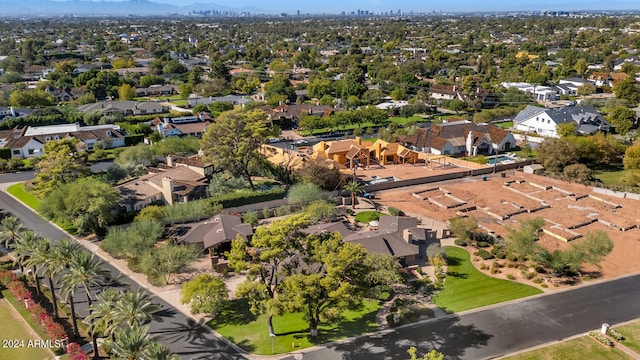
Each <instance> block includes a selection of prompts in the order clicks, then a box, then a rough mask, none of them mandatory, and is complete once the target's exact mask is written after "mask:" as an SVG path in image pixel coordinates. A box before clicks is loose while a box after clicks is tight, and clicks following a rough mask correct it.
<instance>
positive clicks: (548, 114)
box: [513, 105, 611, 137]
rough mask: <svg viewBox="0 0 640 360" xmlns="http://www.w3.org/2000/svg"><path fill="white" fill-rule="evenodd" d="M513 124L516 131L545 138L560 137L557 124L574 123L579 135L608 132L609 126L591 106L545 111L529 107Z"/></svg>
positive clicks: (544, 109) (519, 114)
mask: <svg viewBox="0 0 640 360" xmlns="http://www.w3.org/2000/svg"><path fill="white" fill-rule="evenodd" d="M513 122H514V126H515V128H516V129H518V130H521V131H526V132H532V133H535V134H538V135H541V136H547V137H560V136H559V135H558V133H557V131H556V129H557V126H558V125H559V124H566V123H572V122H574V123H575V124H576V131H577V132H578V133H581V134H593V133H595V132H597V131H609V128H610V126H611V125H610V124H609V122H607V121H606V120H605V119H604V117H603V116H602V115H601V114H600V113H599V112H598V111H597V110H596V109H594V108H593V107H592V106H566V107H562V108H555V109H546V108H541V107H537V106H531V105H529V106H527V107H526V108H525V109H524V110H522V111H520V113H518V115H517V116H516V117H515V118H514V119H513Z"/></svg>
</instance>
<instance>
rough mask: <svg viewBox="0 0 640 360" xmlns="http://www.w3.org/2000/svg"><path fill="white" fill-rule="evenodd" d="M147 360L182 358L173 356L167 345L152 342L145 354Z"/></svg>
mask: <svg viewBox="0 0 640 360" xmlns="http://www.w3.org/2000/svg"><path fill="white" fill-rule="evenodd" d="M143 358H144V359H145V360H179V359H180V357H179V356H178V355H176V354H172V353H171V351H169V348H168V347H167V345H165V344H161V343H159V342H156V341H154V342H152V343H151V344H150V345H149V347H148V348H147V349H146V351H145V353H144V357H143Z"/></svg>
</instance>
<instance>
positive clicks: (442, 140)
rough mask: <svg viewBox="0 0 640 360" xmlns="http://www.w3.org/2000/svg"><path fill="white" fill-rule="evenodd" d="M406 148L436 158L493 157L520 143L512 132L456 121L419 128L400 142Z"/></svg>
mask: <svg viewBox="0 0 640 360" xmlns="http://www.w3.org/2000/svg"><path fill="white" fill-rule="evenodd" d="M400 142H401V143H403V145H404V146H406V147H408V148H410V149H412V150H415V151H421V152H426V153H431V154H436V155H463V154H464V155H469V156H475V155H490V154H495V153H498V152H500V151H508V150H509V149H511V148H512V147H514V146H515V144H516V139H515V137H514V136H513V134H512V133H511V131H508V130H504V129H501V128H499V127H497V126H495V125H492V124H485V123H480V124H475V123H473V122H471V121H467V120H462V121H452V122H446V123H442V124H433V125H432V126H431V127H430V128H428V129H417V130H416V132H415V133H413V135H410V136H407V137H405V138H404V139H401V140H400Z"/></svg>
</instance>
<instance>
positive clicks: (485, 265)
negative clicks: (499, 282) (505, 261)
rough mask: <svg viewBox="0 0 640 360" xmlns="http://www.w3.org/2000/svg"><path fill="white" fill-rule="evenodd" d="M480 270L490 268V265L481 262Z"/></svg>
mask: <svg viewBox="0 0 640 360" xmlns="http://www.w3.org/2000/svg"><path fill="white" fill-rule="evenodd" d="M480 270H489V265H487V264H485V263H482V264H480Z"/></svg>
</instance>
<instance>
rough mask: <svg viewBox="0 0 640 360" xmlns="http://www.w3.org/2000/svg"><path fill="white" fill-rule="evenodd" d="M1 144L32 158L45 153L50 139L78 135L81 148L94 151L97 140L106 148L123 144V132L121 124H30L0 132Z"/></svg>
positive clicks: (18, 153) (18, 154)
mask: <svg viewBox="0 0 640 360" xmlns="http://www.w3.org/2000/svg"><path fill="white" fill-rule="evenodd" d="M0 136H1V137H2V138H0V147H5V148H9V149H11V157H12V158H19V159H20V158H23V159H24V158H30V157H36V156H40V155H42V154H43V153H44V145H45V144H46V143H47V142H48V141H51V140H60V139H66V138H70V137H75V138H77V139H78V140H79V143H78V146H79V147H80V149H85V150H92V149H93V147H94V146H95V144H96V143H98V142H100V143H102V144H103V145H104V146H105V147H106V148H117V147H122V146H124V134H123V133H122V132H121V131H120V126H118V125H97V126H80V125H79V124H78V123H75V124H62V125H48V126H38V127H33V126H27V127H23V128H15V129H13V130H6V131H3V132H2V133H0Z"/></svg>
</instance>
